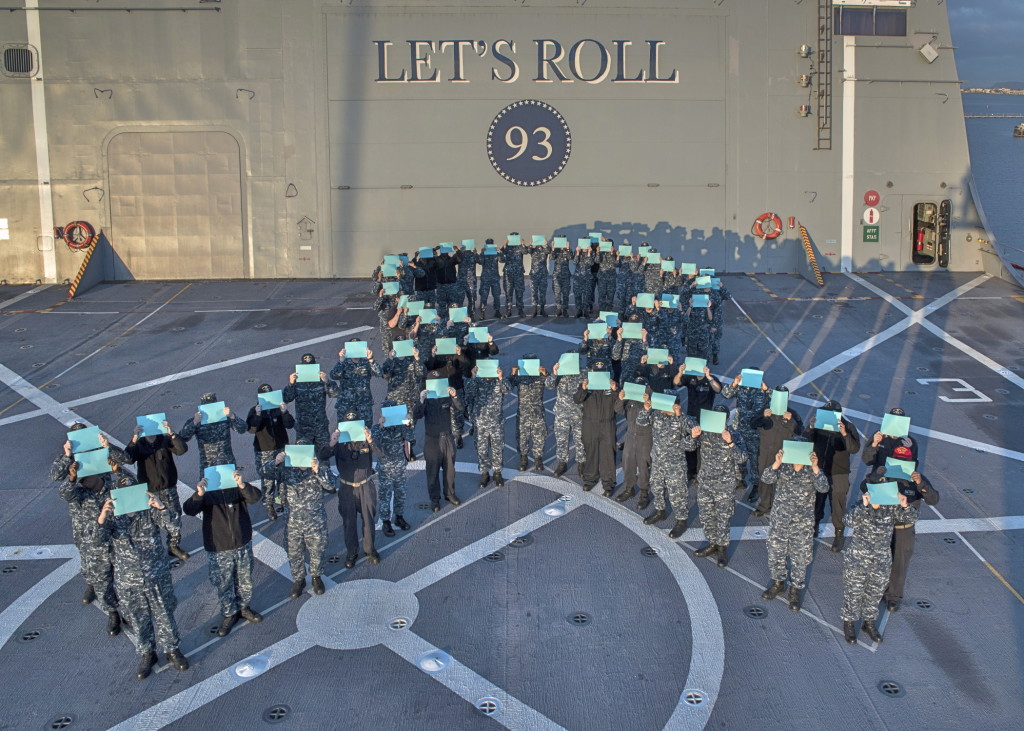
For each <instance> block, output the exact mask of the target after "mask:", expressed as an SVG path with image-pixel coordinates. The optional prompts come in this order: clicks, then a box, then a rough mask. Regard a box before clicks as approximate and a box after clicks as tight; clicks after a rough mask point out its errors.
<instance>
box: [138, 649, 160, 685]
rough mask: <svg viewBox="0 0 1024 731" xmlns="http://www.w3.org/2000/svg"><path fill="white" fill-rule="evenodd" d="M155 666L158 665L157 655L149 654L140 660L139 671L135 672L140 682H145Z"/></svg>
mask: <svg viewBox="0 0 1024 731" xmlns="http://www.w3.org/2000/svg"><path fill="white" fill-rule="evenodd" d="M154 665H156V653H155V652H147V653H146V654H145V655H143V656H142V658H141V659H140V660H139V669H138V670H137V671H136V672H135V677H136V678H138V679H139V680H145V679H146V678H148V677H149V674H150V673H151V672H153V666H154Z"/></svg>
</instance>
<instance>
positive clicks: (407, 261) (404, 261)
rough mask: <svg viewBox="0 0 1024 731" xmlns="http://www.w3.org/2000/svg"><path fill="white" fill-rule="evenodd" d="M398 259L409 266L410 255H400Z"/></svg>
mask: <svg viewBox="0 0 1024 731" xmlns="http://www.w3.org/2000/svg"><path fill="white" fill-rule="evenodd" d="M398 258H399V259H401V260H402V263H403V264H408V263H409V255H408V254H399V255H398Z"/></svg>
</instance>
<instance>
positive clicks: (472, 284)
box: [456, 277, 476, 308]
mask: <svg viewBox="0 0 1024 731" xmlns="http://www.w3.org/2000/svg"><path fill="white" fill-rule="evenodd" d="M459 286H461V287H462V299H461V300H459V302H460V303H462V302H465V303H466V304H467V305H468V306H469V307H470V308H475V307H476V277H473V278H472V279H465V280H460V281H459ZM456 306H458V305H456Z"/></svg>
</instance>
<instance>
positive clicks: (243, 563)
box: [183, 470, 263, 637]
mask: <svg viewBox="0 0 1024 731" xmlns="http://www.w3.org/2000/svg"><path fill="white" fill-rule="evenodd" d="M234 479H235V487H227V488H222V489H220V490H213V491H208V490H207V489H206V487H207V483H206V478H203V479H202V480H200V481H199V483H198V484H197V485H196V491H195V492H194V493H193V494H192V495H191V496H190V497H189V499H188V500H186V501H185V505H184V506H183V507H184V510H185V512H186V513H187V514H188V515H191V516H192V517H195V516H197V515H199V514H202V516H203V517H202V520H203V548H205V549H206V557H207V564H208V566H209V570H210V583H211V584H213V588H214V589H216V591H217V601H218V602H219V604H220V614H221V617H222V619H221V624H220V627H218V628H217V635H218V636H219V637H227V636H228V633H229V632H231V628H232V627H234V626H235V623H236V622H238V620H239V619H240V618H244V619H245V620H246V621H248V622H253V623H255V622H262V621H263V616H262V615H261V614H259V613H258V612H254V611H253V610H252V608H251V607H250V606H249V605H250V603H251V602H252V569H253V554H252V518H250V517H249V507H248V505H255V504H256V503H258V502H259V501H260V498H261V497H262V495H261V494H260V490H259V488H257V487H256V486H255V485H250V484H249V483H248V482H245V480H243V479H242V473H241V472H239V471H238V470H236V471H235V474H234Z"/></svg>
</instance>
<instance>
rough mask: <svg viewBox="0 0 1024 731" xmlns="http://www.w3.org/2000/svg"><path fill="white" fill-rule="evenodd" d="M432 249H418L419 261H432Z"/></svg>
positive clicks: (428, 247) (425, 247)
mask: <svg viewBox="0 0 1024 731" xmlns="http://www.w3.org/2000/svg"><path fill="white" fill-rule="evenodd" d="M433 258H434V249H433V248H432V247H430V246H422V247H420V259H433Z"/></svg>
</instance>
